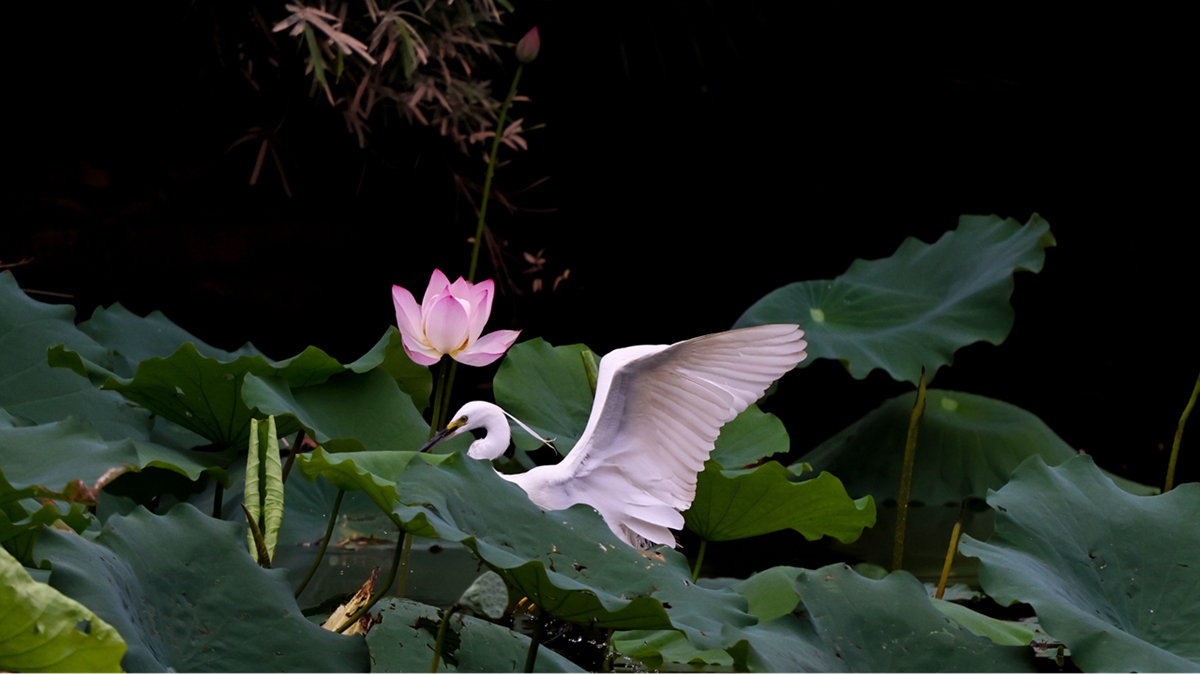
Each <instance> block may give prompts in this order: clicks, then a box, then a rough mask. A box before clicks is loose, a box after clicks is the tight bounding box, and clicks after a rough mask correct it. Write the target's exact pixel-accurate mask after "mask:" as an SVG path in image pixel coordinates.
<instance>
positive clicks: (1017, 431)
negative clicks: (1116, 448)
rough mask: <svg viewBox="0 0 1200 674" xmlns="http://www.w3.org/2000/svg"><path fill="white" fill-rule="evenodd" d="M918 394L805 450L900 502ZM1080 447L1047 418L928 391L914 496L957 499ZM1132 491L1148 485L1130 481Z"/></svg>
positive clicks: (849, 481)
mask: <svg viewBox="0 0 1200 674" xmlns="http://www.w3.org/2000/svg"><path fill="white" fill-rule="evenodd" d="M916 395H917V394H916V392H910V393H905V394H904V395H901V396H898V397H896V398H892V399H891V400H888V401H887V402H885V403H883V405H881V406H880V407H879V408H878V409H876V410H875V411H873V412H871V413H870V414H868V415H867V416H865V417H863V418H862V419H860V420H858V421H856V422H854V424H852V425H850V426H849V427H847V428H846V429H845V430H843V431H841V432H840V433H838V434H837V435H835V436H833V437H832V438H830V439H829V440H826V441H825V442H823V443H821V444H820V445H819V446H817V448H816V449H814V450H812V451H811V452H809V453H808V454H805V455H804V457H803V459H802V460H803V461H804V462H806V463H809V464H811V465H812V467H813V468H814V469H816V470H827V471H829V472H831V473H833V474H834V475H837V476H838V477H839V478H840V479H841V480H842V482H843V483H844V484H845V485H846V489H847V491H849V492H850V493H851V494H871V495H873V496H874V497H875V498H876V499H878V500H880V501H883V500H885V499H895V498H896V493H897V490H898V489H899V485H900V470H901V467H902V463H903V458H904V443H905V440H906V438H907V435H908V424H909V419H910V418H911V417H912V409H913V405H914V404H915V402H916ZM1075 455H1076V452H1075V450H1073V449H1071V447H1070V446H1069V445H1068V444H1067V443H1066V442H1063V440H1062V439H1061V438H1059V437H1058V436H1057V435H1055V433H1054V431H1052V430H1050V428H1049V427H1048V426H1046V424H1044V423H1042V420H1041V419H1038V418H1037V417H1036V416H1034V415H1033V414H1031V413H1030V412H1027V411H1025V410H1023V409H1021V408H1019V407H1017V406H1015V405H1010V404H1008V403H1006V402H1003V401H1000V400H995V399H992V398H985V397H983V396H977V395H973V394H970V393H960V392H957V391H943V390H939V389H930V390H929V391H928V392H927V393H926V401H925V415H924V417H922V419H921V426H920V433H919V434H918V436H917V453H916V459H915V462H914V465H913V481H912V495H911V498H912V499H913V500H914V501H920V502H923V503H925V504H927V505H945V504H953V505H955V506H957V505H958V503H959V502H960V501H961V500H962V499H963V498H965V497H967V496H969V495H974V496H977V497H979V498H983V497H984V496H985V495H986V494H987V492H988V490H989V489H999V488H1000V487H1002V486H1004V484H1005V483H1006V482H1008V478H1009V476H1010V475H1012V472H1013V471H1014V470H1016V468H1017V466H1018V465H1020V464H1021V462H1022V461H1024V460H1025V459H1027V458H1029V457H1031V456H1040V457H1042V458H1043V459H1044V460H1045V461H1046V462H1047V463H1049V464H1052V465H1054V464H1059V463H1062V462H1063V461H1066V460H1068V459H1070V458H1071V457H1073V456H1075ZM1125 484H1126V485H1127V487H1128V488H1129V489H1130V490H1138V489H1141V490H1143V492H1144V490H1146V489H1147V488H1145V487H1142V486H1141V485H1134V484H1133V483H1128V482H1126V483H1125Z"/></svg>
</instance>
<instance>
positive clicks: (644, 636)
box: [612, 598, 799, 672]
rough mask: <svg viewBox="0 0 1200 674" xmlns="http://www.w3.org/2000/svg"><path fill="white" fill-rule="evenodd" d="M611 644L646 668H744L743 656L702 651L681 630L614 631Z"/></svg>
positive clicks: (709, 670)
mask: <svg viewBox="0 0 1200 674" xmlns="http://www.w3.org/2000/svg"><path fill="white" fill-rule="evenodd" d="M797 601H799V598H797ZM612 647H613V649H614V650H616V651H617V652H618V653H620V654H621V655H622V656H624V657H627V658H631V659H633V660H637V661H638V662H640V663H641V664H642V666H643V667H645V668H646V669H647V670H649V671H665V672H671V671H693V672H731V671H745V666H744V665H745V658H742V659H741V660H739V659H737V658H735V657H734V656H732V655H730V654H729V653H728V652H727V651H724V650H720V649H712V650H705V651H702V650H700V649H698V648H696V647H695V646H692V644H691V642H690V641H688V638H687V637H686V636H684V634H683V632H677V631H675V630H628V631H625V632H617V633H615V634H614V635H613V642H612ZM739 667H740V670H739Z"/></svg>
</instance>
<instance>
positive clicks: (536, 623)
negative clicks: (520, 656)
mask: <svg viewBox="0 0 1200 674" xmlns="http://www.w3.org/2000/svg"><path fill="white" fill-rule="evenodd" d="M543 622H545V621H543V620H542V616H540V615H538V614H537V613H534V614H533V636H531V637H529V654H528V655H526V656H525V670H524V671H526V672H532V671H533V666H534V665H535V664H537V652H538V646H540V645H541V643H542V627H543V625H542V623H543Z"/></svg>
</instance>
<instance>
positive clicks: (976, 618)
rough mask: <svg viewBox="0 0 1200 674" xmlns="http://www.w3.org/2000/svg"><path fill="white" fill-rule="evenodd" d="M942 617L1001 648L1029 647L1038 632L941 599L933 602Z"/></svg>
mask: <svg viewBox="0 0 1200 674" xmlns="http://www.w3.org/2000/svg"><path fill="white" fill-rule="evenodd" d="M931 601H932V602H933V605H934V607H935V608H937V610H939V611H941V612H942V615H944V616H946V617H947V618H949V619H951V620H953V621H954V622H956V623H958V624H959V625H962V626H963V627H965V628H967V629H968V630H970V631H971V634H974V635H977V636H981V637H987V638H988V639H991V640H992V642H994V643H997V644H1000V645H1001V646H1028V645H1029V643H1030V642H1031V641H1033V638H1034V637H1035V636H1037V631H1036V630H1035V629H1033V627H1031V626H1029V625H1027V624H1025V623H1019V622H1013V621H1010V620H997V619H996V618H993V617H991V616H986V615H983V614H982V613H977V612H975V611H972V610H971V609H969V608H967V607H966V606H963V605H961V604H955V603H952V602H949V601H943V600H941V599H933V600H931Z"/></svg>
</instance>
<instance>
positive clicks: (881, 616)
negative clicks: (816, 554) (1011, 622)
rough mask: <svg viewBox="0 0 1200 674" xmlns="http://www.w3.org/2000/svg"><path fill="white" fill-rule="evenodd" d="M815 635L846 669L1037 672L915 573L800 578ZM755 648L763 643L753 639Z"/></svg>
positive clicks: (1026, 657)
mask: <svg viewBox="0 0 1200 674" xmlns="http://www.w3.org/2000/svg"><path fill="white" fill-rule="evenodd" d="M794 589H795V591H796V592H797V593H799V595H800V600H801V603H802V604H803V606H804V609H805V611H806V613H807V618H808V620H809V621H810V622H811V624H812V627H813V633H814V634H815V636H816V637H817V638H818V639H820V643H821V644H822V646H823V647H824V649H825V650H826V652H828V653H831V654H835V655H836V656H837V658H838V660H839V661H840V662H842V663H844V664H842V665H841V666H840V667H838V669H839V670H842V671H857V672H862V671H887V672H899V671H918V672H947V671H949V672H955V671H958V672H985V671H1001V672H1017V671H1034V666H1033V653H1032V651H1030V650H1029V649H1025V648H1019V647H1006V646H999V645H997V644H995V643H993V642H992V641H990V640H988V639H985V638H983V637H978V636H975V635H974V634H972V633H971V632H970V631H969V630H967V629H966V628H964V627H962V626H961V625H959V624H957V623H956V622H954V621H952V620H950V619H949V618H946V617H945V616H944V615H943V614H942V612H941V611H939V610H938V609H937V608H936V607H934V605H933V603H932V601H931V600H930V598H929V596H928V595H926V593H925V587H924V586H923V585H922V584H921V583H920V582H919V581H918V580H917V579H916V578H914V577H913V576H912V575H911V574H907V573H904V572H903V571H900V572H896V573H892V574H890V575H888V577H887V578H884V579H882V580H871V579H868V578H864V577H862V576H860V575H858V574H857V573H855V572H854V570H853V569H851V568H850V567H848V566H846V565H844V564H834V565H830V566H826V567H824V568H821V569H816V570H813V571H805V572H804V573H802V574H801V575H800V576H799V577H797V579H796V583H795V585H794ZM750 643H751V650H752V652H753V651H754V650H755V648H756V647H757V644H759V643H761V641H760V640H756V639H751V640H750Z"/></svg>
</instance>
